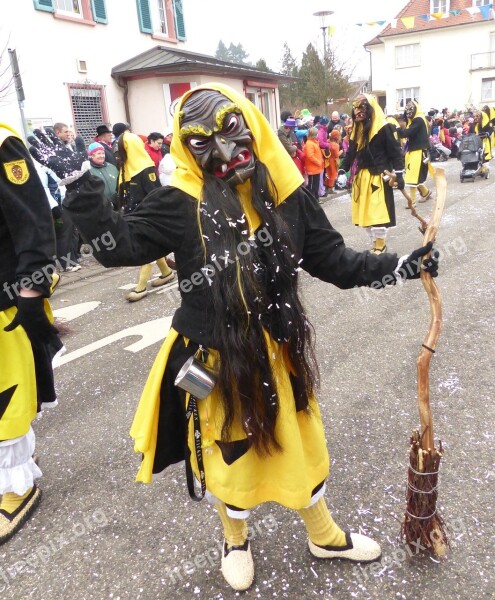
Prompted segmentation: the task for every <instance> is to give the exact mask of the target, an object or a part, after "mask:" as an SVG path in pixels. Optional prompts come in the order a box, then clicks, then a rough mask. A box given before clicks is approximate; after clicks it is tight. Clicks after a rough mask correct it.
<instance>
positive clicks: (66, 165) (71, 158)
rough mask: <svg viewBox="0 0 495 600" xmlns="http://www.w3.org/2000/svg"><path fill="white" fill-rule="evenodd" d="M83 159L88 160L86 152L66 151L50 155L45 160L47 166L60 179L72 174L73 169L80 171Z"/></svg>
mask: <svg viewBox="0 0 495 600" xmlns="http://www.w3.org/2000/svg"><path fill="white" fill-rule="evenodd" d="M85 160H88V157H87V156H86V154H83V153H82V152H70V151H69V152H67V153H64V154H63V155H62V154H54V155H52V156H50V157H49V158H48V160H47V162H46V164H47V166H48V167H49V168H50V169H51V170H52V171H53V172H54V173H55V175H58V177H60V179H65V178H66V177H69V176H70V175H72V174H73V173H74V172H75V171H80V169H81V166H82V164H83V162H84V161H85Z"/></svg>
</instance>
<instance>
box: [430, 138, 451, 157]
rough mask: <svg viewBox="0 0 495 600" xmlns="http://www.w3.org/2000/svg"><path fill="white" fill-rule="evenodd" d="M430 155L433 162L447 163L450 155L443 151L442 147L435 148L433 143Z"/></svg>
mask: <svg viewBox="0 0 495 600" xmlns="http://www.w3.org/2000/svg"><path fill="white" fill-rule="evenodd" d="M429 153H430V161H431V162H445V161H446V160H449V155H448V154H446V153H445V152H444V151H443V149H442V146H435V145H434V144H432V143H431V142H430V149H429Z"/></svg>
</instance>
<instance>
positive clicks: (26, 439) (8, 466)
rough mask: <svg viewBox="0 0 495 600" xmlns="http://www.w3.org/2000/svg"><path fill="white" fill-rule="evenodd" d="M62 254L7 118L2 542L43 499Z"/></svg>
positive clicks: (0, 248) (0, 128)
mask: <svg viewBox="0 0 495 600" xmlns="http://www.w3.org/2000/svg"><path fill="white" fill-rule="evenodd" d="M54 254H55V232H54V228H53V220H52V213H51V210H50V207H49V204H48V202H47V199H46V194H45V190H44V188H43V184H42V183H41V181H40V179H39V177H38V174H37V171H36V167H35V166H34V163H33V161H32V159H31V156H30V154H29V152H28V150H27V148H26V146H25V145H24V143H23V142H22V140H21V139H20V137H19V136H18V134H17V133H16V132H15V131H14V130H13V129H12V128H11V127H9V126H8V125H6V124H4V123H0V286H1V288H0V360H1V368H0V496H1V501H0V544H3V543H5V542H6V541H8V540H9V539H10V538H11V537H12V536H13V535H14V534H15V533H16V532H17V531H18V530H19V529H20V528H21V527H22V525H23V524H24V523H25V522H26V521H27V520H28V519H29V518H30V516H31V515H32V513H33V512H34V510H35V509H36V507H37V506H38V504H39V502H40V500H41V489H40V488H39V487H38V486H37V485H36V483H35V480H36V479H38V478H39V477H40V476H41V471H40V469H39V468H38V466H37V464H36V463H35V462H34V460H33V453H34V448H35V435H34V432H33V429H32V427H31V422H32V421H33V419H34V418H35V417H36V413H37V412H38V410H40V409H41V408H43V407H46V406H54V405H55V404H56V402H57V401H56V395H55V389H54V384H53V371H52V366H51V359H52V357H53V356H54V354H55V353H56V352H57V351H60V350H61V348H62V344H61V342H60V340H59V339H58V336H57V330H56V328H55V327H54V326H53V325H52V322H53V316H52V313H51V310H50V307H49V304H48V301H47V300H46V298H48V296H50V293H51V286H52V285H53V283H54V281H53V280H52V276H51V275H52V273H54V271H55V267H54V265H53V256H54ZM55 276H56V278H57V279H58V275H56V274H54V278H55Z"/></svg>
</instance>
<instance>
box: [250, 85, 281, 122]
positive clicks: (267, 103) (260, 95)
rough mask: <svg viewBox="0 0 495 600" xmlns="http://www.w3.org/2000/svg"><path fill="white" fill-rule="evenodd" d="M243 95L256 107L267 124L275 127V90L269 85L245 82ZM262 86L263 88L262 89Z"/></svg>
mask: <svg viewBox="0 0 495 600" xmlns="http://www.w3.org/2000/svg"><path fill="white" fill-rule="evenodd" d="M245 84H246V91H245V95H246V98H247V99H248V100H250V101H251V102H252V103H253V104H254V105H255V106H257V107H258V108H259V109H260V111H261V112H262V113H263V115H264V116H265V117H266V119H267V120H268V122H269V123H270V124H271V125H272V127H275V126H276V125H277V122H276V118H275V114H276V113H275V90H274V88H272V87H271V86H270V85H269V84H266V83H265V84H261V83H257V82H255V81H246V82H245ZM262 86H263V87H262Z"/></svg>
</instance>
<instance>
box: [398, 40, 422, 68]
mask: <svg viewBox="0 0 495 600" xmlns="http://www.w3.org/2000/svg"><path fill="white" fill-rule="evenodd" d="M419 64H420V59H419V44H405V45H404V46H396V47H395V68H396V69H402V68H404V67H417V66H419Z"/></svg>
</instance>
